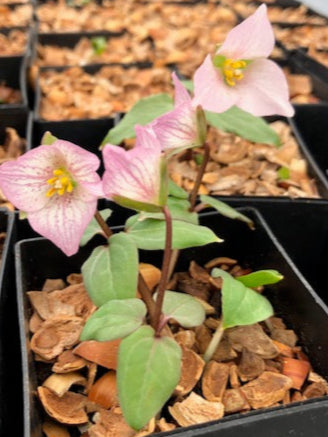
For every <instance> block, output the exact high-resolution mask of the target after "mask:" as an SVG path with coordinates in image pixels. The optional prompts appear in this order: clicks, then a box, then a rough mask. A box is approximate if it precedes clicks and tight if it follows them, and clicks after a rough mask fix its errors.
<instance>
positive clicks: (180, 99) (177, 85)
mask: <svg viewBox="0 0 328 437" xmlns="http://www.w3.org/2000/svg"><path fill="white" fill-rule="evenodd" d="M172 79H173V83H174V93H175V94H174V104H175V106H178V105H180V104H181V103H185V104H188V105H191V97H190V95H189V93H188V91H187V90H186V88H185V87H184V86H183V84H182V83H181V81H180V80H179V78H178V76H177V75H176V73H175V72H173V73H172Z"/></svg>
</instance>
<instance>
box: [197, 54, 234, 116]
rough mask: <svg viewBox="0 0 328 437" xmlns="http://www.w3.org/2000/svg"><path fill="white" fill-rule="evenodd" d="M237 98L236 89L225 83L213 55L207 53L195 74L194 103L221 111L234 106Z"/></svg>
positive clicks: (214, 110)
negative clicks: (214, 63)
mask: <svg viewBox="0 0 328 437" xmlns="http://www.w3.org/2000/svg"><path fill="white" fill-rule="evenodd" d="M237 99H238V94H237V93H236V91H235V89H234V88H232V87H229V86H228V85H226V84H225V82H224V80H223V76H222V73H221V71H220V70H219V69H217V68H215V67H214V65H213V62H212V59H211V56H210V55H207V57H206V58H205V61H204V62H203V63H202V65H201V66H200V67H199V68H198V69H197V70H196V72H195V75H194V98H193V101H192V105H193V106H194V107H195V106H197V105H201V106H202V107H203V109H204V110H207V111H213V112H218V113H220V112H224V111H226V110H227V109H229V108H230V107H231V106H233V105H234V104H235V102H236V100H237Z"/></svg>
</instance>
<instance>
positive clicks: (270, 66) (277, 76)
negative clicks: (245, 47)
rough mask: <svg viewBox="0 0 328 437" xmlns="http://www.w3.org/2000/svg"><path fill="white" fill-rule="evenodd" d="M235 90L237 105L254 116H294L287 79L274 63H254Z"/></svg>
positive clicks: (266, 61)
mask: <svg viewBox="0 0 328 437" xmlns="http://www.w3.org/2000/svg"><path fill="white" fill-rule="evenodd" d="M235 89H236V91H238V95H239V99H238V101H237V102H236V105H237V106H238V107H239V108H241V109H244V110H245V111H248V112H250V113H251V114H253V115H257V116H264V115H273V114H278V115H283V116H285V117H291V116H293V114H294V108H293V106H292V105H291V104H290V102H289V92H288V85H287V80H286V77H285V75H284V73H283V71H282V70H281V69H280V67H278V65H277V64H275V63H274V62H273V61H270V60H268V59H256V60H255V61H253V62H252V64H250V65H249V66H248V67H247V69H246V70H245V75H244V78H243V79H242V80H241V81H240V82H239V83H238V84H237V85H236V87H235Z"/></svg>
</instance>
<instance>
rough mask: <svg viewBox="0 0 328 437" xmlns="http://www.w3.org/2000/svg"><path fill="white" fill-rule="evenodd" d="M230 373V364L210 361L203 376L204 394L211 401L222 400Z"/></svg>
mask: <svg viewBox="0 0 328 437" xmlns="http://www.w3.org/2000/svg"><path fill="white" fill-rule="evenodd" d="M229 374H230V366H229V364H224V363H217V362H216V361H210V362H209V363H208V364H207V365H206V367H205V371H204V375H203V378H202V392H203V396H204V397H205V398H206V399H207V400H208V401H211V402H221V401H222V396H223V393H224V391H225V389H226V387H227V384H228V378H229Z"/></svg>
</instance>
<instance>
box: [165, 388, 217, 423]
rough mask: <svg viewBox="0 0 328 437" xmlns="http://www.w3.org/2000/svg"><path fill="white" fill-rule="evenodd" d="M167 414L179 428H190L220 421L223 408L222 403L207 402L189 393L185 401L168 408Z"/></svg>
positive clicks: (193, 393)
mask: <svg viewBox="0 0 328 437" xmlns="http://www.w3.org/2000/svg"><path fill="white" fill-rule="evenodd" d="M169 412H170V414H171V415H172V417H174V419H175V420H176V421H177V422H178V424H179V425H180V426H190V425H196V424H198V423H204V422H209V421H210V420H217V419H221V418H222V417H223V414H224V407H223V404H222V402H209V401H207V400H205V399H204V398H202V397H201V396H198V395H197V394H196V393H195V392H191V393H190V395H189V396H188V397H187V398H186V399H185V400H183V401H182V402H176V403H175V404H174V405H173V406H172V407H169Z"/></svg>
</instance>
